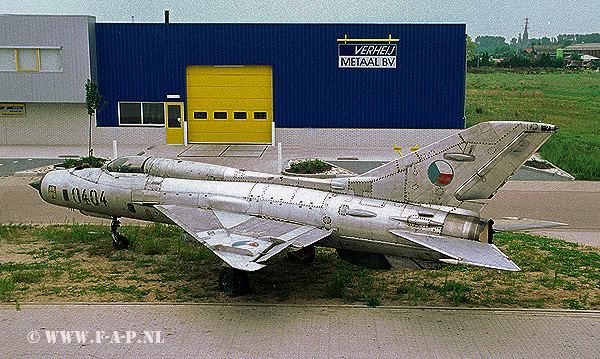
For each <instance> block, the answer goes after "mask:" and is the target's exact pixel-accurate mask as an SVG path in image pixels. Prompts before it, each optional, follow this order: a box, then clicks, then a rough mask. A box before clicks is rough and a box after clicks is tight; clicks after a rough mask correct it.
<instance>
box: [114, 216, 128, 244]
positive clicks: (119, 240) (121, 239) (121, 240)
mask: <svg viewBox="0 0 600 359" xmlns="http://www.w3.org/2000/svg"><path fill="white" fill-rule="evenodd" d="M120 224H121V222H119V219H118V218H117V217H113V218H112V222H111V224H110V234H111V235H112V240H113V247H115V249H127V248H128V247H129V239H127V237H125V236H123V235H121V234H119V233H118V232H117V229H118V228H119V225H120Z"/></svg>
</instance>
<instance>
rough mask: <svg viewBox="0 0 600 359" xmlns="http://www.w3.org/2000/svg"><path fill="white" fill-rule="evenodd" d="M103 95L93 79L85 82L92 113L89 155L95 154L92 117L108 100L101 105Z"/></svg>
mask: <svg viewBox="0 0 600 359" xmlns="http://www.w3.org/2000/svg"><path fill="white" fill-rule="evenodd" d="M101 101H102V95H100V92H98V85H96V84H95V83H93V82H92V80H90V79H88V80H87V82H86V84H85V105H86V107H87V110H88V115H90V132H89V141H88V156H90V157H92V155H93V154H94V150H93V149H92V117H93V115H94V113H95V112H98V111H100V110H101V109H102V108H103V107H104V106H106V102H104V103H103V104H102V105H101Z"/></svg>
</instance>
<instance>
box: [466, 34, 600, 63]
mask: <svg viewBox="0 0 600 359" xmlns="http://www.w3.org/2000/svg"><path fill="white" fill-rule="evenodd" d="M574 43H600V33H593V34H564V35H558V36H557V37H553V38H548V37H542V38H539V39H536V38H531V39H521V38H519V39H516V38H513V39H511V41H510V42H509V43H507V41H506V38H504V37H502V36H477V37H476V38H475V41H473V40H471V38H470V37H469V36H467V66H469V67H486V66H499V67H554V68H560V67H565V65H566V61H565V60H564V59H563V58H554V57H552V56H550V54H549V53H543V54H540V55H539V56H536V54H535V53H534V52H527V51H526V49H531V48H533V47H534V46H538V45H542V46H546V45H550V46H556V47H557V48H563V47H566V46H569V45H571V44H574ZM574 55H577V54H574ZM576 57H577V56H576ZM494 59H500V61H499V62H498V61H497V60H494ZM571 60H576V59H573V58H571Z"/></svg>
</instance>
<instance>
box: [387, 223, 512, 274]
mask: <svg viewBox="0 0 600 359" xmlns="http://www.w3.org/2000/svg"><path fill="white" fill-rule="evenodd" d="M390 232H391V233H393V234H394V235H396V236H398V237H401V238H404V239H406V240H408V241H411V242H413V243H416V244H419V245H421V246H423V247H426V248H429V249H431V250H434V251H436V252H439V253H441V254H443V255H445V256H448V257H450V258H442V259H440V261H442V262H445V263H449V264H455V265H471V266H478V267H487V268H493V269H502V270H507V271H513V272H516V271H520V270H521V269H520V268H519V267H518V266H517V265H516V264H515V263H514V262H513V261H511V260H510V259H509V258H508V257H507V256H506V255H505V254H504V253H502V252H501V251H500V250H499V249H498V247H496V246H495V245H493V244H488V243H483V242H477V241H470V240H466V239H460V238H455V237H447V236H438V235H426V234H419V233H414V232H406V231H401V230H398V229H391V230H390Z"/></svg>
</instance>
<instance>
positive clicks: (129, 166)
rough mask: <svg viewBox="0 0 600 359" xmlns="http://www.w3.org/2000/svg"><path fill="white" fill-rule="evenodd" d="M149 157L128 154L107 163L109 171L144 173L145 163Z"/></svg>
mask: <svg viewBox="0 0 600 359" xmlns="http://www.w3.org/2000/svg"><path fill="white" fill-rule="evenodd" d="M148 158H149V157H144V156H126V157H119V158H117V159H115V160H113V161H111V162H109V163H108V164H107V165H106V169H107V170H108V171H109V172H120V173H144V164H145V163H146V161H147V160H148Z"/></svg>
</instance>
